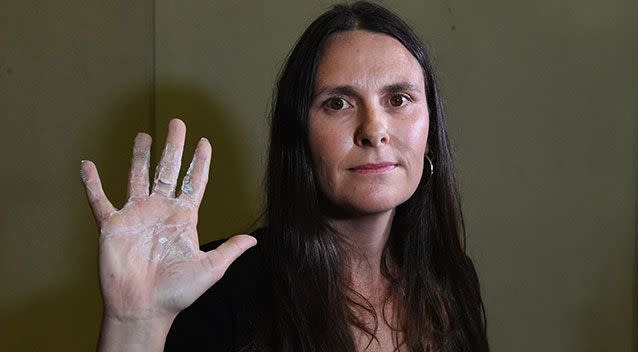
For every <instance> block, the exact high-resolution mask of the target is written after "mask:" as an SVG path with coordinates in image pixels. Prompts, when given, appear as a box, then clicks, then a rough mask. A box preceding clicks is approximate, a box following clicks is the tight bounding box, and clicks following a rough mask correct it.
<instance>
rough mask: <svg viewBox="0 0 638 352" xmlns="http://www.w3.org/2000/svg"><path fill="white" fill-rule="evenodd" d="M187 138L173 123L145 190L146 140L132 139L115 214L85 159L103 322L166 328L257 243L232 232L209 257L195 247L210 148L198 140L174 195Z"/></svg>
mask: <svg viewBox="0 0 638 352" xmlns="http://www.w3.org/2000/svg"><path fill="white" fill-rule="evenodd" d="M185 135H186V126H185V125H184V123H183V122H182V121H181V120H179V119H172V120H171V121H170V122H169V127H168V135H167V138H166V144H165V148H164V152H163V154H162V157H161V160H160V162H159V164H158V165H157V168H156V170H155V176H154V182H153V187H152V190H150V192H149V189H150V182H149V161H150V147H151V137H150V136H149V135H148V134H145V133H139V134H138V135H137V137H136V138H135V142H134V147H133V158H132V162H131V169H130V174H129V184H128V202H127V203H126V205H124V207H122V209H119V210H118V209H116V208H115V207H113V205H112V204H111V202H110V201H109V200H108V198H107V197H106V195H105V194H104V191H103V189H102V185H101V182H100V178H99V175H98V172H97V168H96V166H95V164H93V163H92V162H90V161H83V162H82V165H81V175H82V181H83V182H84V185H85V189H86V194H87V198H88V201H89V204H90V206H91V209H92V211H93V215H94V217H95V220H96V223H97V225H98V229H99V232H100V237H99V275H100V287H101V291H102V297H103V301H104V319H105V320H112V321H117V322H119V323H137V322H153V321H160V322H163V323H162V325H167V324H168V327H170V322H171V321H172V320H173V319H174V317H175V316H176V315H177V313H179V312H180V311H181V310H183V309H184V308H186V307H188V306H189V305H190V304H192V303H193V302H194V301H195V300H196V299H197V298H198V297H199V296H201V295H202V294H203V293H204V292H205V291H206V290H207V289H208V288H210V287H211V286H212V285H213V284H214V283H215V282H217V281H218V280H219V279H220V278H221V277H222V276H223V275H224V273H225V271H226V269H227V268H228V266H229V265H230V264H231V263H232V262H233V261H234V260H235V259H236V258H237V257H238V256H239V255H241V254H242V253H243V252H244V251H245V250H247V249H248V248H250V247H252V246H254V245H255V244H256V240H255V239H254V238H253V237H251V236H247V235H237V236H234V237H232V238H231V239H229V240H228V241H226V242H225V243H224V244H222V245H221V246H219V247H218V248H217V249H215V250H213V251H211V252H208V253H205V252H202V251H200V250H199V240H198V236H197V212H198V209H199V205H200V203H201V200H202V197H203V195H204V190H205V188H206V183H207V180H208V170H209V168H210V160H211V154H212V150H211V145H210V143H209V142H208V140H206V139H205V138H202V139H201V140H200V141H199V142H198V144H197V147H196V150H195V155H194V156H193V160H192V162H191V164H190V167H189V169H188V171H187V173H186V175H185V176H184V179H183V180H182V184H181V189H180V192H179V194H177V195H176V192H175V188H176V185H177V180H178V177H179V169H180V164H181V157H182V152H183V149H184V140H185ZM106 325H108V324H106V323H104V324H103V331H102V335H103V337H104V336H107V338H108V336H110V334H109V332H108V331H106V332H105V331H104V330H105V329H107V328H105V326H106ZM168 327H167V328H166V331H164V337H165V333H166V332H167V329H168ZM160 335H161V334H160ZM147 346H148V345H147Z"/></svg>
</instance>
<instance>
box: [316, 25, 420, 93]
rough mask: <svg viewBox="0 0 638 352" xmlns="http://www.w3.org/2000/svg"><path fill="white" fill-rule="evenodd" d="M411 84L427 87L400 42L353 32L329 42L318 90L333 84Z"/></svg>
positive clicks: (360, 31)
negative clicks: (404, 82)
mask: <svg viewBox="0 0 638 352" xmlns="http://www.w3.org/2000/svg"><path fill="white" fill-rule="evenodd" d="M403 81H406V82H411V83H414V84H416V85H418V86H419V87H423V88H424V79H423V70H422V69H421V65H420V64H419V62H418V61H417V60H416V58H415V57H414V56H413V55H412V53H410V51H408V49H406V48H405V47H404V46H403V44H401V42H399V41H398V40H397V39H395V38H394V37H391V36H389V35H387V34H382V33H374V32H368V31H363V30H353V31H346V32H338V33H335V34H332V35H331V36H330V37H329V38H328V39H327V41H326V44H325V47H324V50H323V53H322V55H321V59H320V62H319V66H318V67H317V74H316V78H315V88H320V87H323V86H333V85H351V86H354V87H361V88H363V87H377V86H381V85H385V84H392V83H396V82H403Z"/></svg>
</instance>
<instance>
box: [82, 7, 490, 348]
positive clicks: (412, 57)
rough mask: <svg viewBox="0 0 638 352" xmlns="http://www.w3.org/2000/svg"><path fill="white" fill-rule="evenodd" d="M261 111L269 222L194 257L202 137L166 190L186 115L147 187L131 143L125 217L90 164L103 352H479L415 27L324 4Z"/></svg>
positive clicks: (205, 164) (442, 135)
mask: <svg viewBox="0 0 638 352" xmlns="http://www.w3.org/2000/svg"><path fill="white" fill-rule="evenodd" d="M271 118H272V126H271V140H270V143H271V144H270V151H269V152H270V154H269V163H268V170H267V190H266V192H267V205H266V209H265V214H266V216H265V224H264V225H265V227H264V229H262V230H259V231H257V232H255V233H254V234H252V235H253V236H248V235H238V236H235V237H232V238H231V239H229V240H228V241H226V242H224V243H223V244H219V243H213V244H210V245H207V246H204V248H203V249H204V251H200V250H199V249H198V248H197V245H198V240H197V232H196V228H195V227H196V223H197V208H198V206H199V203H200V201H201V199H202V195H203V192H204V188H205V185H206V180H207V178H208V168H209V164H210V156H211V147H210V144H209V143H208V141H207V140H205V139H202V140H200V142H199V143H198V145H197V148H196V151H195V155H194V157H193V161H192V163H191V165H190V167H189V169H188V171H187V173H186V175H185V176H184V179H183V181H182V186H181V191H180V192H179V194H178V195H176V194H175V186H176V183H177V179H178V174H179V165H180V161H181V154H182V150H183V143H184V136H185V131H186V128H185V126H184V124H183V123H182V122H181V121H179V120H177V119H174V120H171V122H170V123H169V132H168V136H167V139H166V145H165V149H164V153H163V155H162V158H161V160H160V163H159V165H158V166H157V169H156V172H155V177H154V184H153V187H152V191H151V192H150V193H149V174H148V167H149V149H150V144H151V139H150V136H148V135H146V134H143V133H140V134H139V135H138V136H137V137H136V139H135V144H134V152H133V161H132V166H131V173H130V177H129V202H128V203H127V204H126V205H125V206H124V208H122V209H121V210H116V209H115V208H113V206H112V205H111V204H110V203H109V202H108V200H107V198H106V196H105V195H104V192H103V191H102V188H101V186H100V181H99V177H98V175H97V170H96V168H95V166H94V165H93V163H91V162H83V163H82V175H83V180H84V182H85V185H86V189H87V195H88V198H89V203H90V204H91V207H92V209H93V211H94V214H95V217H96V220H97V222H98V226H99V228H100V232H101V235H100V261H99V263H100V282H101V289H102V295H103V299H104V318H103V324H102V333H101V337H100V349H101V350H105V351H106V350H122V349H126V350H135V349H140V350H161V349H162V348H163V347H164V344H165V343H166V348H167V349H172V348H175V349H182V350H185V349H188V347H190V346H196V347H200V348H202V349H204V348H208V349H211V350H215V351H217V350H219V351H226V350H274V351H354V350H356V351H364V350H365V351H487V350H488V345H487V338H486V329H485V317H484V311H483V304H482V301H481V298H480V289H479V285H478V280H477V277H476V273H475V271H474V268H473V266H472V264H471V261H470V260H469V259H468V258H467V257H466V256H465V253H464V248H463V244H462V243H463V242H462V241H463V239H464V228H463V221H462V214H461V209H460V200H459V196H458V192H457V186H456V180H455V177H454V170H453V164H452V155H451V151H450V146H449V142H448V139H447V133H446V127H445V122H444V116H443V111H442V106H441V101H440V97H439V94H438V90H437V87H436V81H435V76H434V71H433V68H432V66H431V65H430V63H429V60H428V58H427V55H426V54H425V52H424V50H423V46H422V44H421V43H420V42H419V40H418V38H417V37H416V35H415V34H414V33H413V32H412V30H411V29H410V28H409V27H408V26H407V25H406V24H405V23H404V22H403V21H402V20H401V19H399V18H398V17H397V16H396V15H394V14H393V13H391V12H389V11H388V10H386V9H384V8H382V7H380V6H378V5H373V4H370V3H367V2H357V3H355V4H352V5H349V6H345V5H340V6H335V7H333V8H332V9H331V10H329V11H328V12H326V13H324V14H323V15H321V16H320V17H319V18H317V19H316V20H315V21H314V22H313V23H312V24H311V25H310V26H309V27H308V29H307V30H306V31H305V32H304V34H303V35H302V36H301V38H300V39H299V41H298V42H297V44H296V46H295V48H294V49H293V51H292V52H291V54H290V57H289V58H288V61H287V63H286V66H285V67H284V69H283V71H282V73H281V75H280V78H279V81H278V84H277V87H276V95H275V101H274V104H273V111H272V116H271ZM256 243H258V245H257V246H255V247H254V248H251V249H250V250H248V248H250V247H252V246H254V245H255V244H256ZM212 248H215V249H213V250H210V251H206V250H209V249H212ZM244 251H247V252H246V253H245V254H243V255H242V256H241V257H239V256H240V255H241V254H242V253H244ZM238 257H239V258H238ZM235 259H237V261H236V262H235V264H233V265H232V266H231V267H230V268H229V265H230V264H231V263H232V262H233V261H235ZM227 268H229V269H228V272H227V273H226V274H224V273H225V272H226V269H227ZM222 276H223V278H222ZM211 286H212V287H211ZM187 307H188V308H187ZM180 312H181V313H180ZM176 317H177V318H176ZM171 326H172V327H171ZM167 335H168V339H167Z"/></svg>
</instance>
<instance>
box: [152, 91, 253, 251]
mask: <svg viewBox="0 0 638 352" xmlns="http://www.w3.org/2000/svg"><path fill="white" fill-rule="evenodd" d="M155 96H156V102H155V106H156V109H157V110H156V113H155V116H156V121H155V129H156V133H155V135H156V137H155V141H154V143H153V155H154V157H155V158H154V160H155V161H157V160H158V158H159V156H160V155H161V148H163V145H164V139H165V138H166V137H165V136H166V132H167V126H168V121H169V120H170V119H171V118H173V117H179V118H181V119H182V120H183V121H184V122H185V123H186V128H187V131H186V145H185V147H184V157H183V160H182V174H183V173H184V172H185V170H187V168H188V165H189V164H190V162H191V159H192V156H193V153H194V151H195V146H196V144H197V141H198V140H199V139H200V138H201V137H206V138H208V139H209V140H210V142H211V144H212V146H213V158H212V162H211V168H210V174H209V181H208V185H207V187H206V193H205V195H204V199H203V201H202V205H201V207H200V211H199V225H198V228H199V239H200V242H202V243H204V242H208V241H210V240H214V239H220V238H227V237H230V236H232V235H235V234H238V233H245V232H249V231H250V230H252V229H254V227H255V225H256V224H257V222H258V220H259V217H260V216H259V214H260V211H261V208H262V201H261V199H262V198H261V192H260V191H261V190H256V189H254V186H252V185H254V184H255V182H254V180H255V179H258V180H261V177H262V175H261V174H260V175H252V174H249V173H251V172H252V171H253V170H252V169H251V168H249V167H248V164H249V163H250V162H251V161H250V160H253V158H252V156H251V155H250V153H252V151H251V149H250V145H252V144H254V141H248V140H245V139H244V138H243V137H242V134H241V133H240V132H241V129H242V127H241V124H240V122H241V121H242V117H241V116H237V115H236V114H234V113H233V112H232V111H231V109H230V108H229V107H227V106H224V105H223V104H222V103H220V102H219V101H218V100H216V99H215V98H213V97H212V96H211V95H210V94H208V93H206V92H205V90H204V89H198V88H196V86H195V85H193V84H186V83H184V82H177V81H167V80H162V83H160V84H158V86H157V88H156V95H155ZM244 120H245V118H244ZM255 122H256V123H257V122H260V121H255ZM244 135H246V134H244ZM264 155H265V154H264ZM180 182H181V180H180ZM259 184H261V183H259ZM256 194H258V195H256Z"/></svg>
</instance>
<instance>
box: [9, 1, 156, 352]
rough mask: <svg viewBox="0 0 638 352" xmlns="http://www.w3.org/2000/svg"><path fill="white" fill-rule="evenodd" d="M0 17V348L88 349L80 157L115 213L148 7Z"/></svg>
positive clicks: (147, 47)
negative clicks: (92, 166) (91, 164)
mask: <svg viewBox="0 0 638 352" xmlns="http://www.w3.org/2000/svg"><path fill="white" fill-rule="evenodd" d="M0 13H1V14H2V15H1V17H2V21H0V110H1V114H2V117H1V121H2V124H0V126H1V127H0V147H1V150H2V153H1V154H0V165H1V168H2V172H1V173H0V184H1V185H2V189H3V192H2V194H3V200H2V206H1V210H0V236H1V238H2V241H1V243H0V277H1V278H2V284H1V289H0V350H3V351H90V350H91V349H94V348H95V347H94V346H95V341H96V338H97V333H98V322H99V315H100V301H99V288H98V281H97V270H96V267H97V260H96V253H97V241H96V239H97V230H96V227H95V224H94V223H93V222H92V217H91V215H90V211H89V208H88V206H87V203H86V201H85V198H84V194H83V188H82V183H81V182H80V174H79V170H80V169H79V168H80V160H82V159H91V160H94V161H95V162H96V163H97V165H98V168H99V170H100V172H101V174H102V176H103V179H104V183H105V185H104V186H105V190H106V192H107V194H109V195H110V196H111V197H112V199H114V202H115V203H116V204H118V205H120V206H121V204H122V203H121V202H122V199H123V198H124V196H125V192H126V188H125V180H126V175H127V171H128V156H129V154H130V149H131V146H132V138H133V137H134V136H135V133H136V132H137V131H138V130H149V129H150V127H151V121H152V105H151V103H152V100H151V97H152V94H151V93H152V90H151V88H152V85H151V83H152V77H153V3H152V1H143V2H140V1H138V2H131V1H79V0H72V1H34V0H29V1H25V0H20V1H18V0H10V1H3V2H2V5H0Z"/></svg>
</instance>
